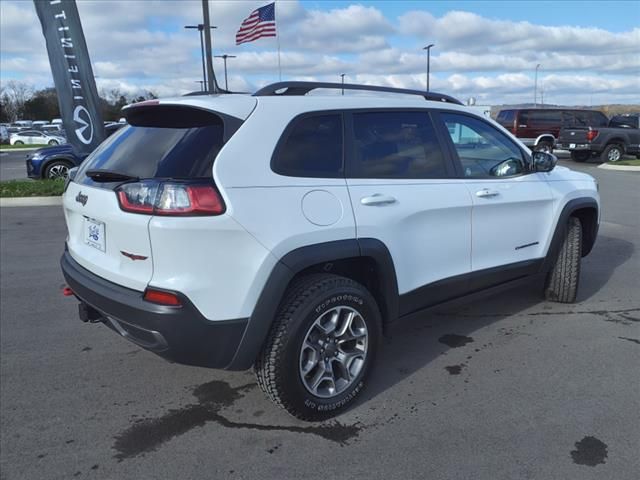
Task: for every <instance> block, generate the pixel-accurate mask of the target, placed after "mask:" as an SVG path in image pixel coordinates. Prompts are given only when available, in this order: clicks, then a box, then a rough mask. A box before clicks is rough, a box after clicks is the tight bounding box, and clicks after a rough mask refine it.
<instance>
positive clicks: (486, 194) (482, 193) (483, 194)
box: [476, 188, 500, 198]
mask: <svg viewBox="0 0 640 480" xmlns="http://www.w3.org/2000/svg"><path fill="white" fill-rule="evenodd" d="M498 195H500V192H498V191H496V190H489V189H488V188H483V189H482V190H478V191H477V192H476V197H480V198H491V197H497V196H498Z"/></svg>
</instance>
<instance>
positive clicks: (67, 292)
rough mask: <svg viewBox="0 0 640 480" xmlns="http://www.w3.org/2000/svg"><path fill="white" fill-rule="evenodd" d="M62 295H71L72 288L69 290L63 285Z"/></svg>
mask: <svg viewBox="0 0 640 480" xmlns="http://www.w3.org/2000/svg"><path fill="white" fill-rule="evenodd" d="M62 295H64V296H65V297H70V296H71V295H73V290H71V289H70V288H69V287H64V288H63V289H62Z"/></svg>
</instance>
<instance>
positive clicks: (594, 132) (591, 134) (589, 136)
mask: <svg viewBox="0 0 640 480" xmlns="http://www.w3.org/2000/svg"><path fill="white" fill-rule="evenodd" d="M597 136H598V130H589V131H588V132H587V140H588V141H589V142H593V139H594V138H596V137H597Z"/></svg>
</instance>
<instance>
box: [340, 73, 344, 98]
mask: <svg viewBox="0 0 640 480" xmlns="http://www.w3.org/2000/svg"><path fill="white" fill-rule="evenodd" d="M340 78H341V79H342V95H344V73H341V74H340Z"/></svg>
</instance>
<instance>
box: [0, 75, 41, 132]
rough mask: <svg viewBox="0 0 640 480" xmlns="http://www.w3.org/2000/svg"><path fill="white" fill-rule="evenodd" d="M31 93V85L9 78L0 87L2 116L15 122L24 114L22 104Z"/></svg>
mask: <svg viewBox="0 0 640 480" xmlns="http://www.w3.org/2000/svg"><path fill="white" fill-rule="evenodd" d="M32 95H33V87H32V86H31V85H29V84H28V83H26V82H19V81H17V80H9V81H8V82H7V83H6V85H4V86H2V87H0V97H1V98H2V112H3V113H2V116H3V117H5V116H6V117H7V118H8V121H11V122H15V121H16V120H18V119H19V118H22V117H23V116H24V104H25V102H26V101H27V100H28V99H29V98H31V96H32Z"/></svg>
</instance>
